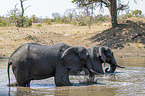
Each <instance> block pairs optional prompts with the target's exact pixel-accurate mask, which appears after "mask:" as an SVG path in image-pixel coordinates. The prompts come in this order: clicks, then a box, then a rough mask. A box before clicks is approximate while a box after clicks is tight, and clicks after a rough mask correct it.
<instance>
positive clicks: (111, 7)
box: [72, 0, 129, 27]
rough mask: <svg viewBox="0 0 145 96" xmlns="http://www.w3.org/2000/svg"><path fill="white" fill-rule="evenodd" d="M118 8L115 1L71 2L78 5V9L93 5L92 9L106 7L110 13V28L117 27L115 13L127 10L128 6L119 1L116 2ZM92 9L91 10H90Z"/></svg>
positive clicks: (84, 0)
mask: <svg viewBox="0 0 145 96" xmlns="http://www.w3.org/2000/svg"><path fill="white" fill-rule="evenodd" d="M118 2H119V3H118V6H117V0H73V1H72V3H75V4H77V5H78V7H86V6H88V5H92V4H95V6H93V7H98V6H100V8H101V9H102V7H103V5H104V6H105V7H107V8H108V9H109V11H110V15H111V23H112V27H116V26H117V25H118V23H117V11H120V10H125V9H128V8H129V7H128V4H123V3H122V2H121V0H118ZM92 9H93V8H92Z"/></svg>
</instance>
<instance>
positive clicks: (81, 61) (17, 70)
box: [7, 43, 95, 87]
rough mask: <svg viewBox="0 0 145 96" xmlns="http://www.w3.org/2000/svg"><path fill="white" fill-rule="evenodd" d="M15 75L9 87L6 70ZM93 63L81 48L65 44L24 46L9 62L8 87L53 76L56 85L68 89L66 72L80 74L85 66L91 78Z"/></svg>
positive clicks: (25, 84) (28, 44) (14, 53)
mask: <svg viewBox="0 0 145 96" xmlns="http://www.w3.org/2000/svg"><path fill="white" fill-rule="evenodd" d="M10 65H12V70H13V73H14V75H15V79H16V83H14V84H10V76H9V67H10ZM92 65H93V61H92V59H91V58H90V57H89V55H88V52H87V50H86V49H85V48H84V47H74V46H69V45H66V44H64V43H60V44H55V45H49V46H44V45H39V44H36V43H27V44H24V45H22V46H20V47H19V48H18V49H16V51H14V52H13V54H12V55H11V56H10V58H9V61H8V69H7V71H8V80H9V86H10V85H15V86H27V87H29V86H30V81H31V80H39V79H45V78H49V77H55V84H56V86H70V85H72V83H71V82H70V80H69V71H70V70H73V71H75V72H78V71H81V70H82V67H85V68H87V69H88V70H89V72H90V75H89V76H90V78H93V77H94V73H95V72H94V71H93V69H92V68H93V67H92Z"/></svg>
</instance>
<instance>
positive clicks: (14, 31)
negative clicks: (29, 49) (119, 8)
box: [0, 24, 109, 57]
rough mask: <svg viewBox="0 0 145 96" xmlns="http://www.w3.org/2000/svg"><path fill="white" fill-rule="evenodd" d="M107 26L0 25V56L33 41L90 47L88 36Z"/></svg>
mask: <svg viewBox="0 0 145 96" xmlns="http://www.w3.org/2000/svg"><path fill="white" fill-rule="evenodd" d="M107 28H109V27H108V26H96V25H94V26H91V28H88V26H74V25H70V24H54V25H45V24H42V27H36V24H33V26H32V27H30V28H18V27H14V26H13V27H0V56H1V57H9V56H10V54H11V53H12V52H13V51H14V50H15V49H16V48H18V47H19V46H20V45H22V44H25V43H30V42H35V43H39V44H44V45H51V44H57V43H66V44H69V45H72V46H84V47H87V48H88V47H91V46H93V45H95V44H97V43H92V42H91V41H90V40H88V38H89V37H90V36H92V35H94V34H97V33H99V32H102V31H103V30H106V29H107Z"/></svg>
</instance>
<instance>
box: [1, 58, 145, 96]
mask: <svg viewBox="0 0 145 96" xmlns="http://www.w3.org/2000/svg"><path fill="white" fill-rule="evenodd" d="M117 62H118V64H119V65H121V66H125V67H126V68H124V69H119V68H117V70H116V73H114V74H104V75H98V76H96V77H95V78H96V79H99V80H98V84H93V85H85V84H78V82H79V81H78V79H77V78H79V79H81V78H84V77H81V76H78V77H77V78H76V77H73V76H72V77H70V79H71V82H73V83H75V84H76V86H65V87H56V86H55V84H54V78H49V79H44V80H34V81H32V82H31V85H30V86H31V87H7V86H6V85H7V83H8V81H7V80H8V79H7V66H6V65H7V60H2V61H0V76H1V79H0V96H23V95H25V96H40V95H42V96H47V95H52V96H53V95H85V96H88V95H98V96H106V95H107V96H124V95H125V96H128V95H130V96H136V95H139V96H144V95H145V91H144V90H145V58H117ZM10 73H11V83H13V82H15V78H14V75H13V74H12V71H10Z"/></svg>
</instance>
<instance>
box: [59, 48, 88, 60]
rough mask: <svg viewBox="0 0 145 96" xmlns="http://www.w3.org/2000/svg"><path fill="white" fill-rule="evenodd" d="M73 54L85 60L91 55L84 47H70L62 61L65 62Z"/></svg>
mask: <svg viewBox="0 0 145 96" xmlns="http://www.w3.org/2000/svg"><path fill="white" fill-rule="evenodd" d="M72 53H76V54H78V55H79V57H80V58H81V59H84V60H85V59H86V58H87V55H89V54H88V52H87V50H86V49H85V48H84V47H70V48H68V49H66V50H65V51H64V52H63V54H62V56H61V60H63V59H64V58H65V57H66V56H67V55H69V54H72Z"/></svg>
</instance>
